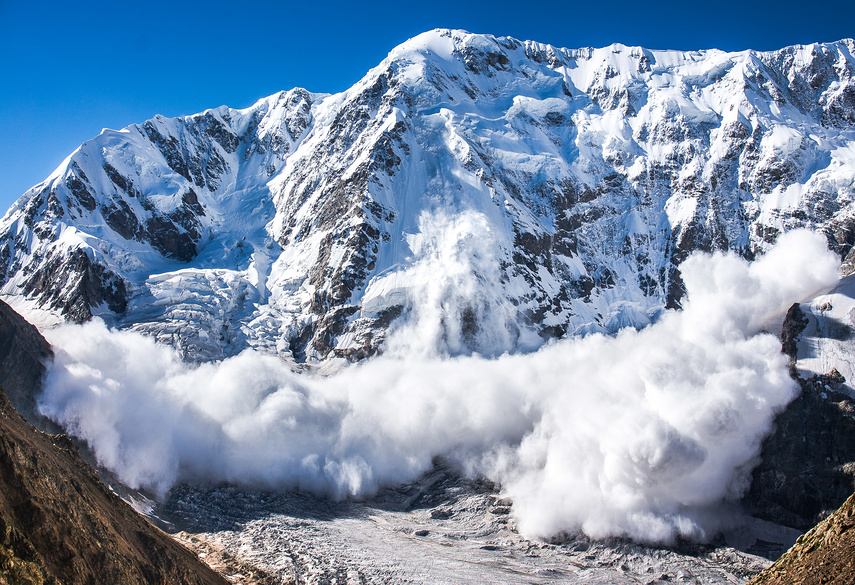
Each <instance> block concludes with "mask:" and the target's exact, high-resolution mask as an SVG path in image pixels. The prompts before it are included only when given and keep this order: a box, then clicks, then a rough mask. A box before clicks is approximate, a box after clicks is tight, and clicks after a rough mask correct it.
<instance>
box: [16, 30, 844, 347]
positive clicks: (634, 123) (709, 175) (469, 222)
mask: <svg viewBox="0 0 855 585" xmlns="http://www.w3.org/2000/svg"><path fill="white" fill-rule="evenodd" d="M853 53H855V43H853V41H852V40H851V39H845V40H842V41H838V42H836V43H822V44H814V45H809V46H793V47H788V48H785V49H782V50H779V51H770V52H757V51H750V50H749V51H742V52H738V53H724V52H721V51H717V50H706V51H695V52H685V51H651V50H647V49H642V48H637V47H624V46H623V45H617V44H616V45H611V46H609V47H604V48H601V49H590V48H586V49H576V50H570V49H559V48H555V47H551V46H549V45H543V44H540V43H535V42H531V41H518V40H516V39H511V38H507V37H501V38H496V37H492V36H489V35H473V34H469V33H465V32H462V31H449V30H444V29H438V30H435V31H431V32H428V33H424V34H422V35H419V36H417V37H415V38H414V39H411V40H409V41H407V42H405V43H403V44H402V45H400V46H399V47H397V48H395V49H393V50H392V51H391V52H390V54H389V56H388V57H387V58H386V59H385V60H384V61H383V62H382V63H380V64H379V65H378V66H377V67H375V68H374V69H372V70H371V71H369V72H368V73H367V74H366V76H365V77H364V78H363V79H362V80H360V81H359V82H357V83H356V84H355V85H354V86H353V87H351V88H350V89H348V90H346V91H344V92H341V93H339V94H334V95H326V94H311V93H309V92H308V91H306V90H302V89H294V90H290V91H288V92H280V93H277V94H274V95H273V96H269V97H267V98H263V99H261V100H259V101H258V102H256V104H254V105H253V106H251V107H249V108H245V109H243V110H233V109H230V108H225V107H220V108H215V109H211V110H206V111H205V112H202V113H200V114H196V115H193V116H185V117H181V118H172V119H168V118H163V117H160V116H156V117H155V118H152V119H151V120H148V121H146V122H144V123H142V124H138V125H132V126H129V127H128V128H125V129H124V130H121V131H106V132H103V133H102V134H101V135H99V136H98V137H96V138H95V139H93V140H92V141H89V142H87V143H84V145H82V146H81V147H80V149H78V150H77V151H75V153H73V154H72V155H71V156H70V157H69V159H67V161H65V162H64V163H63V165H61V166H60V168H59V169H58V170H57V171H56V172H55V173H53V174H52V175H51V176H50V177H49V178H48V180H47V181H45V182H43V183H41V184H40V185H38V186H37V187H35V188H34V189H32V190H30V191H29V192H28V193H27V194H25V196H23V197H22V198H21V199H20V200H19V201H18V202H17V203H16V204H15V205H14V206H13V207H12V208H11V209H10V210H9V212H8V213H7V214H6V216H5V217H4V219H3V220H2V223H0V233H2V236H0V240H2V243H0V264H3V265H5V270H4V271H3V274H4V277H5V280H4V282H3V286H2V294H4V295H6V296H7V298H16V299H21V298H24V299H27V301H26V303H28V304H29V305H30V306H36V307H39V308H45V309H49V310H50V311H53V312H54V313H58V314H61V315H63V318H65V319H68V320H71V321H76V322H80V321H85V320H87V319H89V318H91V317H92V316H93V315H97V316H101V317H103V318H105V319H107V320H108V322H109V323H111V324H114V325H115V326H118V327H120V328H131V329H135V330H139V331H143V332H145V333H148V334H151V335H153V336H154V337H155V338H157V339H158V340H160V341H164V342H167V343H172V344H175V345H177V346H178V347H180V348H181V349H182V350H183V351H184V353H185V356H187V357H188V359H192V360H202V361H204V360H209V359H220V358H222V357H225V356H228V355H233V354H235V353H238V352H240V351H241V350H242V349H244V348H246V347H253V348H256V349H260V350H262V351H266V352H270V353H274V354H277V355H279V356H280V357H283V358H285V359H288V360H293V361H298V362H299V361H309V362H319V361H324V360H329V359H330V358H345V359H349V360H359V359H362V358H364V357H367V356H370V355H373V354H374V353H376V352H377V351H379V350H380V349H381V348H384V347H387V346H388V343H387V338H388V337H389V335H393V336H394V333H395V331H396V330H397V329H400V328H401V327H404V326H406V324H407V323H415V322H419V320H420V319H422V318H423V317H424V313H425V311H426V309H425V307H427V306H429V307H431V308H430V310H429V311H432V312H433V314H435V315H440V316H441V319H440V321H441V322H442V326H441V327H440V328H439V329H436V330H433V331H432V333H431V338H430V339H429V340H427V341H426V342H425V344H424V347H423V348H422V349H421V351H426V352H436V351H438V352H440V353H446V354H449V355H456V354H467V353H472V352H475V353H479V354H483V355H499V354H501V353H504V352H507V351H526V350H528V349H532V348H535V347H537V346H539V345H540V344H542V343H543V342H544V341H545V340H547V339H550V338H553V337H561V336H564V335H577V334H585V333H588V332H593V331H607V332H608V331H616V330H617V329H619V328H621V327H625V326H633V327H642V326H644V325H645V324H647V323H649V322H651V321H652V320H655V319H656V318H657V315H658V314H659V313H660V312H661V311H662V310H664V309H665V308H673V307H677V306H679V303H680V298H681V297H682V294H683V289H682V282H681V280H680V276H679V264H680V263H681V262H682V260H683V259H685V258H686V257H687V256H688V254H689V253H690V252H691V251H694V250H703V251H713V250H725V249H732V250H736V251H738V252H739V253H740V254H742V255H743V256H745V257H747V258H751V257H753V256H754V255H756V254H758V253H762V251H763V250H765V249H766V248H768V246H769V245H770V244H771V242H773V241H774V240H775V239H776V238H777V235H779V234H780V233H781V232H783V231H788V230H789V229H793V228H795V227H810V228H813V229H817V230H821V231H823V232H824V233H825V234H826V237H827V239H828V241H829V244H830V246H831V247H832V248H833V249H835V250H836V251H837V252H838V254H840V255H841V257H843V258H846V257H847V256H848V255H849V253H850V251H851V249H852V245H853V243H855V218H853V211H855V210H853V207H852V200H853V193H855V188H853V184H855V149H853V146H852V145H853V142H855V130H853V128H855V114H853V113H852V112H853V108H854V107H855V82H853V79H855V75H853V74H855V58H853ZM443 241H450V242H453V243H454V244H453V245H447V246H443V245H442V242H443ZM849 261H850V263H851V261H852V258H849ZM465 274H470V277H467V276H464V275H465ZM436 275H440V278H436ZM461 283H463V286H461ZM461 291H462V292H461Z"/></svg>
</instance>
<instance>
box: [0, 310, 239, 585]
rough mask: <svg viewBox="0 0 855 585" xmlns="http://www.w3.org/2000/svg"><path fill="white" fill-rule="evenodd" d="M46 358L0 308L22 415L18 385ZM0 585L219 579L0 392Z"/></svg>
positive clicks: (28, 392)
mask: <svg viewBox="0 0 855 585" xmlns="http://www.w3.org/2000/svg"><path fill="white" fill-rule="evenodd" d="M33 348H37V349H36V350H33ZM45 351H49V347H48V346H47V343H46V342H45V341H44V339H42V338H41V336H39V334H38V331H36V329H35V327H33V326H32V325H29V324H28V323H26V322H24V321H23V319H21V318H20V317H18V316H17V315H15V314H14V313H13V312H12V311H11V310H10V309H9V308H8V307H7V306H6V305H5V304H4V303H2V302H1V301H0V372H2V373H6V372H9V371H10V370H11V371H13V372H17V375H16V376H11V377H10V376H9V375H6V376H5V378H4V381H5V382H6V383H8V384H9V386H10V387H13V388H15V396H16V401H17V402H18V403H19V404H22V405H23V406H24V407H26V406H27V405H29V404H31V403H32V401H33V396H34V395H35V394H36V393H37V388H38V386H37V385H36V386H32V387H29V388H27V387H22V386H20V385H17V384H18V382H19V381H20V380H22V379H27V380H28V379H29V378H30V377H29V376H27V375H25V374H23V373H22V372H23V371H24V370H25V369H29V370H30V371H31V372H32V371H37V370H38V367H36V364H37V362H36V361H34V358H36V356H38V355H39V354H42V355H43V354H44V352H45ZM39 365H40V364H39ZM36 377H37V376H36ZM26 383H29V382H26ZM0 583H2V584H4V585H7V584H8V585H23V584H28V585H29V584H33V585H38V584H42V583H46V584H49V583H53V584H59V583H62V584H68V585H84V584H93V583H123V584H129V585H130V584H139V585H143V584H151V583H176V584H178V583H185V584H188V585H190V584H198V585H203V584H205V585H214V584H217V585H222V584H224V583H226V581H225V580H224V579H223V578H222V577H220V576H219V575H217V574H216V573H214V572H213V571H212V570H211V569H209V568H208V567H207V566H205V565H203V564H202V563H201V562H200V561H199V559H198V558H197V557H196V555H195V554H193V553H191V552H190V551H188V550H187V549H185V548H183V547H182V546H180V545H179V544H177V543H176V542H175V541H173V540H172V539H171V538H170V537H169V536H167V535H166V534H164V533H163V532H161V531H159V530H158V529H156V528H154V527H153V526H152V525H151V524H149V523H148V521H146V520H145V519H144V518H143V517H142V516H140V515H139V514H137V512H135V511H134V510H133V509H132V508H131V507H130V506H128V505H127V504H126V503H125V502H123V501H122V500H121V499H119V497H118V496H117V495H115V494H114V493H113V492H111V491H110V490H109V489H108V488H107V487H106V486H105V485H104V484H102V483H101V480H100V479H99V478H98V476H97V475H96V474H95V472H94V471H93V470H92V468H91V467H89V465H88V464H87V463H85V462H84V461H83V459H82V458H81V457H80V454H79V452H78V450H77V447H76V446H75V445H74V444H73V443H72V441H71V440H70V439H69V438H68V437H67V436H65V435H48V434H45V433H42V432H39V431H37V430H36V429H34V428H33V427H32V426H30V425H29V424H28V423H27V422H26V421H25V420H24V419H23V418H21V416H19V414H18V413H17V412H16V410H15V409H14V408H13V406H12V405H11V403H10V402H9V399H8V398H7V397H6V394H5V392H4V391H3V390H2V388H0Z"/></svg>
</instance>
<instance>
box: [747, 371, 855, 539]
mask: <svg viewBox="0 0 855 585" xmlns="http://www.w3.org/2000/svg"><path fill="white" fill-rule="evenodd" d="M835 374H836V372H834V373H832V374H829V375H825V376H814V377H812V378H810V379H809V380H803V379H799V380H798V381H799V384H800V386H801V393H800V394H799V396H798V397H797V398H796V399H795V400H794V401H793V402H791V403H790V404H789V406H787V408H786V410H784V412H782V413H781V414H780V415H778V417H777V418H776V419H775V428H774V431H773V432H772V434H771V435H770V436H769V437H767V438H766V439H765V440H764V441H763V446H762V460H761V462H760V464H759V465H758V466H757V467H756V468H755V469H754V474H753V478H752V482H751V489H750V490H749V492H748V494H747V495H746V497H745V500H744V503H745V504H746V508H747V510H748V512H749V513H751V514H752V515H754V516H758V517H760V518H763V519H765V520H770V521H772V522H775V523H777V524H784V525H786V526H792V527H793V528H798V529H800V530H807V529H809V528H810V527H812V526H814V525H815V524H816V523H817V522H818V521H820V520H821V519H822V518H824V517H825V516H827V515H828V514H829V513H830V512H831V511H832V510H834V509H836V507H837V506H839V505H840V504H841V503H842V502H843V501H844V500H846V498H847V497H848V496H849V495H850V494H852V492H853V490H855V400H853V399H852V398H850V397H849V396H847V395H845V394H841V393H839V392H837V391H835V389H836V388H837V387H838V385H839V384H840V383H841V382H842V381H843V380H842V378H840V377H838V376H839V375H835Z"/></svg>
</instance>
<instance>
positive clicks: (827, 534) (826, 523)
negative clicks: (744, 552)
mask: <svg viewBox="0 0 855 585" xmlns="http://www.w3.org/2000/svg"><path fill="white" fill-rule="evenodd" d="M853 576H855V495H853V496H851V497H850V498H849V499H848V500H846V502H845V503H844V504H843V505H842V506H841V507H840V509H839V510H837V511H836V512H834V513H833V514H832V515H831V516H829V517H828V518H826V519H825V520H823V521H822V522H820V523H819V524H817V525H816V527H815V528H813V529H812V530H811V531H810V532H808V533H807V534H805V535H804V536H802V537H801V538H799V540H798V542H796V544H795V546H793V547H792V548H791V549H790V550H789V551H787V553H786V554H785V555H784V556H782V557H781V558H780V559H778V560H777V562H776V563H775V564H774V565H772V566H771V567H769V568H768V569H766V570H765V571H763V573H761V574H760V575H758V576H757V577H756V578H754V579H753V580H752V581H751V584H750V585H785V584H787V585H788V584H790V583H800V584H801V585H819V584H820V583H822V584H824V585H848V584H849V583H852V580H853Z"/></svg>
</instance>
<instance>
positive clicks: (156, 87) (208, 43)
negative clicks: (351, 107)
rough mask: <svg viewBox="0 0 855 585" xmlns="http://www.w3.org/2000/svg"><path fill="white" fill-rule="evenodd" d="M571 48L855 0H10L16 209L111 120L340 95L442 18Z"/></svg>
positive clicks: (798, 38)
mask: <svg viewBox="0 0 855 585" xmlns="http://www.w3.org/2000/svg"><path fill="white" fill-rule="evenodd" d="M437 27H448V28H463V29H466V30H469V31H471V32H478V33H490V34H495V35H497V36H498V35H509V36H514V37H517V38H519V39H531V40H537V41H541V42H546V43H550V44H553V45H558V46H562V47H570V48H576V47H583V46H594V47H599V46H605V45H609V44H611V43H614V42H620V43H623V44H626V45H641V46H645V47H648V48H653V49H704V48H713V47H715V48H720V49H724V50H728V51H735V50H742V49H748V48H751V49H760V50H769V49H776V48H780V47H783V46H786V45H791V44H796V43H802V44H806V43H811V42H816V41H835V40H839V39H841V38H844V37H851V36H855V0H824V1H822V2H804V1H801V2H793V1H790V0H775V1H772V0H759V1H753V0H741V1H734V0H718V1H707V2H693V1H691V0H685V1H683V2H673V1H661V2H643V1H640V0H612V1H602V0H580V1H577V0H570V1H563V2H559V1H552V0H543V1H541V2H530V1H528V2H527V1H516V2H506V1H502V0H494V1H487V0H478V1H466V0H434V1H430V2H423V3H407V2H397V1H396V2H392V1H389V0H380V1H374V2H370V1H369V2H359V1H352V0H351V1H347V2H345V1H340V0H333V1H323V0H317V1H315V2H312V1H308V0H301V1H299V2H289V1H286V0H280V1H275V2H274V1H256V0H243V1H242V2H224V1H221V0H208V1H207V2H198V3H196V2H187V1H184V0H172V1H168V2H167V1H164V0H149V1H147V2H138V1H134V0H131V1H130V2H121V1H116V0H113V1H110V2H105V1H100V0H97V1H91V2H90V1H87V0H78V1H77V2H69V1H67V0H65V1H62V2H56V1H54V0H46V1H42V2H32V1H19V0H0V208H2V210H5V209H6V208H7V207H8V206H9V205H11V203H12V202H13V201H14V200H15V199H16V198H17V197H18V196H19V195H21V194H22V193H23V192H24V191H25V190H26V189H28V188H29V187H31V186H32V185H34V184H36V183H38V182H39V181H41V180H42V179H44V178H45V177H46V176H47V175H48V174H49V173H50V172H51V171H52V170H53V169H54V168H55V167H56V166H57V165H58V164H59V163H60V162H62V160H63V159H64V158H65V157H66V156H67V155H68V154H69V153H71V151H73V150H74V149H75V148H76V147H77V146H78V145H79V144H80V143H81V142H83V141H85V140H87V139H88V138H91V137H92V136H94V135H96V134H98V132H100V130H101V128H104V127H109V128H121V127H124V126H127V125H128V124H132V123H135V122H142V121H144V120H146V119H148V118H150V117H152V116H153V115H155V114H164V115H166V116H178V115H185V114H192V113H195V112H199V111H202V110H204V109H206V108H210V107H216V106H219V105H222V104H226V105H229V106H232V107H239V108H242V107H246V106H248V105H250V104H252V103H253V102H254V101H255V100H257V99H258V98H261V97H263V96H265V95H269V94H271V93H273V92H275V91H278V90H281V89H290V88H292V87H295V86H301V87H305V88H307V89H309V90H310V91H318V92H337V91H342V90H344V89H346V88H347V87H349V86H350V85H352V84H353V83H354V82H356V81H357V80H358V79H359V78H360V77H361V76H362V75H363V74H364V73H365V72H366V71H367V70H368V69H370V68H371V67H373V66H374V65H376V64H377V63H379V62H380V61H381V60H382V59H383V58H384V57H385V56H386V54H387V53H388V52H389V51H390V50H391V49H392V48H393V47H394V46H396V45H398V44H399V43H401V42H403V41H405V40H406V39H408V38H410V37H412V36H415V35H417V34H419V33H420V32H423V31H426V30H429V29H432V28H437Z"/></svg>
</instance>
